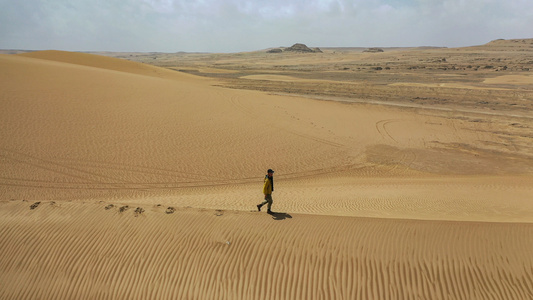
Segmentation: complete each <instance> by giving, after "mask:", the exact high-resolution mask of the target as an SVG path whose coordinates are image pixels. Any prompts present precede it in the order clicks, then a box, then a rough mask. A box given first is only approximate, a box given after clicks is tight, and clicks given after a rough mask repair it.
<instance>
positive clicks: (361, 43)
mask: <svg viewBox="0 0 533 300" xmlns="http://www.w3.org/2000/svg"><path fill="white" fill-rule="evenodd" d="M498 38H504V39H510V38H533V0H305V1H304V0H269V1H258V0H248V1H246V0H242V1H239V0H197V1H194V0H0V49H34V50H42V49H59V50H72V51H102V50H108V51H161V52H177V51H189V52H192V51H200V52H240V51H251V50H260V49H265V48H269V47H276V46H291V45H292V44H294V43H304V44H306V45H308V46H310V47H321V46H322V47H326V46H344V47H374V46H376V47H379V46H381V47H387V46H447V47H456V46H470V45H479V44H484V43H486V42H489V41H490V40H494V39H498Z"/></svg>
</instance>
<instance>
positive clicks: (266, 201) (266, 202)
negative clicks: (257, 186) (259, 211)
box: [261, 194, 272, 210]
mask: <svg viewBox="0 0 533 300" xmlns="http://www.w3.org/2000/svg"><path fill="white" fill-rule="evenodd" d="M265 204H268V205H267V208H268V210H270V208H272V195H271V194H268V195H265V201H263V203H261V206H263V205H265Z"/></svg>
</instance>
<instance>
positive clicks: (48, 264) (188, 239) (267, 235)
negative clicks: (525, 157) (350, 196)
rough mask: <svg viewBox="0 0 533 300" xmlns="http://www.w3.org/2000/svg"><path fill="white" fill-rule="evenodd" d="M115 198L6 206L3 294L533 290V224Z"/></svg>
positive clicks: (388, 294) (506, 293)
mask: <svg viewBox="0 0 533 300" xmlns="http://www.w3.org/2000/svg"><path fill="white" fill-rule="evenodd" d="M109 204H110V203H108V202H105V203H85V204H79V203H70V202H61V203H55V204H52V203H50V202H41V203H40V204H39V206H38V207H37V208H35V209H34V210H30V209H29V206H30V203H27V202H25V203H22V202H19V201H13V202H9V203H2V204H1V205H2V209H1V210H0V212H1V213H2V216H1V218H0V220H1V221H0V224H1V225H0V228H1V230H0V234H1V235H2V237H3V239H2V243H1V244H0V249H1V250H2V253H3V255H2V258H1V259H0V265H1V266H2V270H3V271H2V273H1V274H0V280H1V281H2V282H3V286H4V288H2V289H0V298H3V299H15V298H16V299H21V298H37V299H57V298H62V299H65V298H69V299H100V298H105V299H109V298H117V299H147V298H150V299H212V298H225V299H416V298H422V299H490V298H493V297H494V298H500V299H529V298H531V296H532V295H533V285H532V280H533V278H532V277H531V276H532V274H531V266H532V264H533V260H532V257H531V255H530V252H531V251H530V250H531V249H530V246H531V244H532V243H533V235H532V234H531V233H532V232H533V224H518V223H515V224H493V223H471V222H439V221H431V222H427V221H412V220H411V221H410V220H391V219H389V220H387V219H367V218H351V217H338V216H336V217H328V216H314V215H300V214H288V213H279V214H277V215H274V216H273V217H270V216H269V215H266V214H257V213H251V212H242V211H225V210H216V211H215V210H204V211H197V210H194V209H184V208H180V209H177V210H176V211H175V212H174V213H171V214H169V213H165V211H166V210H167V207H166V206H161V207H158V206H146V205H145V206H143V210H144V212H142V213H140V214H139V213H137V214H136V213H135V211H136V210H137V207H136V206H131V207H129V208H127V209H125V210H124V209H123V211H122V212H120V210H121V208H122V207H123V206H121V205H120V204H117V203H115V206H114V207H110V206H109ZM106 207H108V209H105V208H106ZM138 211H140V210H138ZM276 219H278V221H276ZM66 228H68V230H67V229H66ZM517 237H520V238H517Z"/></svg>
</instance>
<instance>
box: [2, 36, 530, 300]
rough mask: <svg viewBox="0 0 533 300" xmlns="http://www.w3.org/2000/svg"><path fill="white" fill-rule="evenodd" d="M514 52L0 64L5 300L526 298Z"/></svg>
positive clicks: (521, 57)
mask: <svg viewBox="0 0 533 300" xmlns="http://www.w3.org/2000/svg"><path fill="white" fill-rule="evenodd" d="M530 44H531V45H533V41H532V40H520V41H518V42H516V41H494V42H491V43H489V44H487V45H484V46H478V47H468V48H457V49H427V48H413V49H401V48H400V49H386V51H384V52H382V53H364V52H362V50H360V49H333V48H332V49H327V48H322V49H323V51H324V53H307V54H299V53H281V54H266V53H265V51H258V52H252V53H238V54H183V53H177V54H150V55H148V54H124V53H122V54H112V53H111V54H110V53H102V54H105V55H107V56H101V55H95V54H87V53H72V52H63V51H39V52H29V53H23V54H17V55H5V54H3V55H0V65H1V70H2V72H0V87H1V88H0V103H1V107H2V109H1V110H0V119H1V120H2V122H1V123H0V124H1V125H0V126H1V128H0V132H1V134H2V139H1V143H0V162H1V168H0V172H1V173H0V236H1V239H0V251H1V253H2V254H3V255H2V256H1V257H0V270H1V271H0V282H1V284H0V299H531V298H533V255H531V246H532V245H533V217H532V216H533V133H532V132H533V131H532V130H531V128H533V113H532V112H531V108H532V105H533V104H532V101H533V96H532V95H533V82H532V80H531V78H533V73H531V71H530V67H531V70H533V54H532V53H533V51H532V49H533V46H532V47H530V46H529V45H530ZM528 47H529V48H528ZM524 49H526V50H524ZM110 56H116V57H121V58H127V59H129V60H134V61H128V60H125V59H119V58H116V57H110ZM154 57H155V59H154ZM443 58H445V59H444V60H443ZM135 60H136V61H135ZM475 62H476V63H477V64H475ZM489 63H490V68H489V67H486V66H488V65H489ZM443 64H446V65H447V66H446V67H443V66H442V65H443ZM452 65H453V67H452ZM478 65H479V66H481V67H479V66H478ZM377 66H380V68H381V69H376V67H377ZM504 66H505V68H504ZM268 168H272V169H274V170H275V171H276V173H275V191H274V194H273V198H274V206H273V210H274V211H275V213H274V214H272V215H268V214H266V213H265V212H264V211H263V212H258V211H257V209H256V205H257V204H258V203H259V202H260V201H261V200H262V194H261V192H262V184H263V178H264V175H265V172H266V170H267V169H268Z"/></svg>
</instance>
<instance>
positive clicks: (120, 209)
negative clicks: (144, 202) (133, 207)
mask: <svg viewBox="0 0 533 300" xmlns="http://www.w3.org/2000/svg"><path fill="white" fill-rule="evenodd" d="M128 208H130V207H129V206H127V205H125V206H121V207H120V208H119V209H118V211H119V212H125V211H126V210H128Z"/></svg>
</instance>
